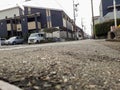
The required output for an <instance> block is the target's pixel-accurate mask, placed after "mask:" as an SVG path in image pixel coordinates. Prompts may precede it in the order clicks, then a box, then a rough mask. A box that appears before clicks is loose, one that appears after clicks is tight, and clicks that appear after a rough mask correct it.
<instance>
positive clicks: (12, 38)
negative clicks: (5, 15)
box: [8, 37, 16, 40]
mask: <svg viewBox="0 0 120 90" xmlns="http://www.w3.org/2000/svg"><path fill="white" fill-rule="evenodd" d="M15 38H16V37H11V38H9V39H8V40H14V39H15Z"/></svg>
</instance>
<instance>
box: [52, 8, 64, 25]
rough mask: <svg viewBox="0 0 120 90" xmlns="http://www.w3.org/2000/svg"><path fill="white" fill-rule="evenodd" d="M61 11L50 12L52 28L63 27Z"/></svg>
mask: <svg viewBox="0 0 120 90" xmlns="http://www.w3.org/2000/svg"><path fill="white" fill-rule="evenodd" d="M62 20H63V19H62V11H56V10H51V21H52V27H57V26H60V27H62V26H63V21H62Z"/></svg>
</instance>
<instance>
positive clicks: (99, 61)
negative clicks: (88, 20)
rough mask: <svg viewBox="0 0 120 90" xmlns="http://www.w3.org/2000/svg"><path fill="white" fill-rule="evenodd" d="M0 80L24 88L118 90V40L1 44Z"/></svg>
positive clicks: (119, 57) (119, 59)
mask: <svg viewBox="0 0 120 90" xmlns="http://www.w3.org/2000/svg"><path fill="white" fill-rule="evenodd" d="M0 79H1V80H4V81H7V82H9V83H11V84H14V85H16V86H18V87H20V88H21V89H23V90H120V42H107V41H105V40H81V41H72V42H59V43H49V44H48V43H47V44H37V45H15V46H2V47H0Z"/></svg>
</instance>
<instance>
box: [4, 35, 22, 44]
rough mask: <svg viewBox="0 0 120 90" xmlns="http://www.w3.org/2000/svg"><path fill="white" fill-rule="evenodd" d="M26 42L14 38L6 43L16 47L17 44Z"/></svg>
mask: <svg viewBox="0 0 120 90" xmlns="http://www.w3.org/2000/svg"><path fill="white" fill-rule="evenodd" d="M23 42H24V39H23V38H21V37H20V36H14V37H11V38H9V39H8V40H6V41H5V44H10V45H15V44H22V43H23Z"/></svg>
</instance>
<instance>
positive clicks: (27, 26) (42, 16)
mask: <svg viewBox="0 0 120 90" xmlns="http://www.w3.org/2000/svg"><path fill="white" fill-rule="evenodd" d="M46 1H47V2H41V3H42V4H41V5H37V4H33V3H32V5H31V4H29V3H30V2H31V1H29V3H28V2H27V3H26V4H24V5H23V7H20V6H19V5H17V6H14V7H10V8H7V9H4V10H1V11H0V14H2V16H1V17H0V36H1V37H10V36H15V35H18V36H24V37H27V36H28V35H29V34H30V33H33V32H39V31H41V30H43V29H45V28H58V29H59V30H60V33H62V34H60V35H62V38H65V39H66V38H74V37H75V33H74V32H75V31H74V29H73V27H74V21H73V20H72V19H71V18H70V17H69V16H68V15H67V14H66V13H65V12H64V11H63V9H61V8H60V7H59V6H58V5H57V6H56V7H55V6H54V5H56V4H50V2H51V3H55V2H53V0H51V1H48V0H46ZM48 2H49V5H48V6H46V5H44V4H45V3H48ZM63 35H64V36H63Z"/></svg>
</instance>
